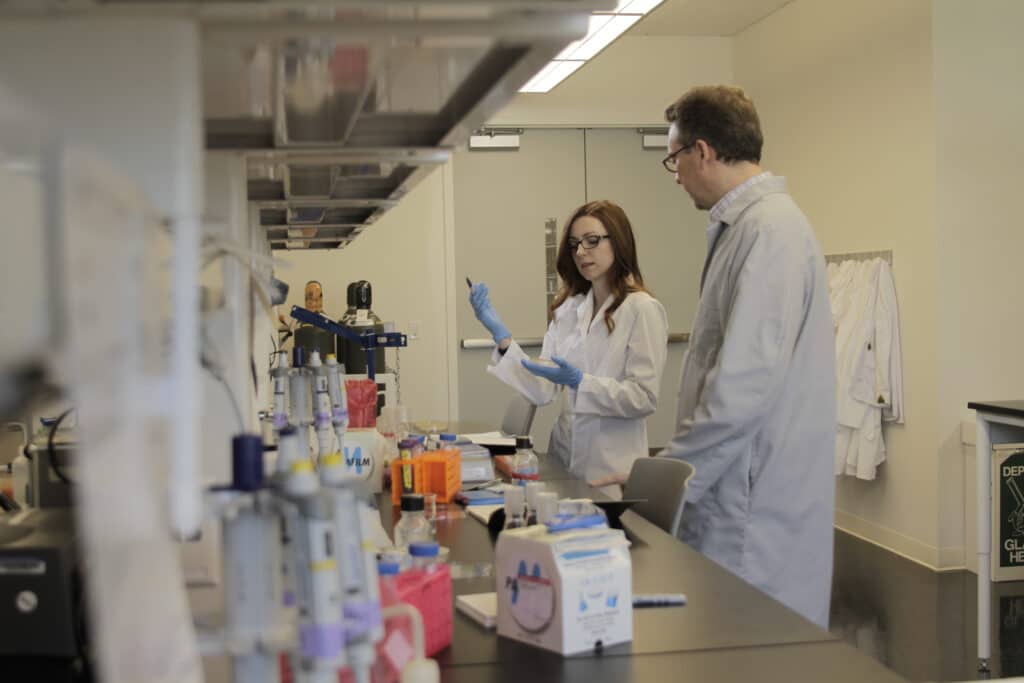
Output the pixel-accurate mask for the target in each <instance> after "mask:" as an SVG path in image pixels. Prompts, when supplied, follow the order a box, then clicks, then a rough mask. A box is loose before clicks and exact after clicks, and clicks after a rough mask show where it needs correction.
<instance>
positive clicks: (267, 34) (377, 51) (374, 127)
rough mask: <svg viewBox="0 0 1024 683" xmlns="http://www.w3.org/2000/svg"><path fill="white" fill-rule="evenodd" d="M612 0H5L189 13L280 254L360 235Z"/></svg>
mask: <svg viewBox="0 0 1024 683" xmlns="http://www.w3.org/2000/svg"><path fill="white" fill-rule="evenodd" d="M616 4H617V0H0V17H7V16H16V17H25V16H29V17H33V16H35V17H48V16H52V15H54V14H72V15H82V14H88V15H89V16H92V17H97V18H101V19H102V18H110V19H119V18H125V17H128V18H131V17H153V16H167V17H183V16H184V17H192V18H195V19H196V20H197V21H198V22H199V25H200V28H201V31H202V40H203V109H204V119H205V131H206V132H205V134H206V147H207V149H210V150H231V151H235V152H240V153H243V154H244V155H245V157H246V160H247V168H248V193H249V199H250V201H251V202H252V203H253V204H254V206H255V208H256V209H258V211H257V212H256V213H257V215H258V217H259V218H258V219H259V222H260V224H261V225H263V226H264V227H265V228H266V230H267V236H268V238H269V239H270V242H271V246H272V248H274V249H334V248H342V247H345V246H347V245H348V244H351V242H352V240H354V239H355V238H356V237H358V236H359V234H360V233H362V232H363V231H365V230H366V229H368V228H369V227H370V226H372V225H373V224H374V223H376V222H377V221H378V220H379V219H380V217H381V216H382V215H383V214H384V213H385V212H386V211H387V210H388V209H390V208H392V207H394V206H395V205H396V204H397V203H398V202H399V201H400V200H401V199H402V197H404V196H405V195H406V194H407V193H408V192H409V191H410V190H411V189H412V187H413V186H415V185H416V183H417V182H419V181H420V180H422V179H423V178H424V177H425V176H426V175H427V174H428V173H429V172H430V171H431V170H432V169H434V168H436V167H437V166H440V165H443V164H444V163H445V162H446V161H447V160H448V158H449V156H450V154H451V151H452V150H453V149H454V148H455V147H456V146H458V145H460V144H463V143H464V142H466V141H467V140H468V138H469V136H470V135H471V134H472V133H473V132H474V131H476V130H477V129H479V128H481V127H482V126H483V125H484V124H485V123H486V122H487V121H488V120H489V119H490V118H491V117H492V116H493V115H494V114H495V113H497V112H498V110H499V109H501V107H502V106H504V105H505V104H506V103H507V102H508V101H509V100H511V99H512V97H514V96H515V94H516V93H517V92H518V90H519V88H520V87H521V86H522V85H523V84H524V83H526V82H527V81H528V80H529V79H530V78H531V77H532V76H533V75H534V74H535V73H536V72H537V71H538V70H540V69H541V68H542V67H543V66H544V65H545V64H547V62H548V61H549V60H550V59H551V58H552V57H554V56H555V55H557V54H558V53H559V52H560V51H561V50H562V49H563V48H565V47H566V46H567V45H568V44H569V43H571V42H572V41H573V40H576V39H578V38H580V37H582V36H583V35H585V34H586V32H587V27H588V20H589V17H590V13H591V12H592V11H595V10H597V11H600V10H612V9H614V8H615V6H616Z"/></svg>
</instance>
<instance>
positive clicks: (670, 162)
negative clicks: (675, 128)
mask: <svg viewBox="0 0 1024 683" xmlns="http://www.w3.org/2000/svg"><path fill="white" fill-rule="evenodd" d="M696 144H697V143H696V141H694V142H691V143H690V144H688V145H686V146H685V147H680V148H679V149H677V150H676V151H674V152H672V153H671V154H669V155H668V156H667V157H665V158H664V159H662V160H661V165H662V166H664V167H665V170H666V171H668V172H669V173H675V172H676V171H678V170H679V160H678V159H676V157H677V156H679V154H681V153H682V152H686V151H687V150H691V149H693V148H694V146H695V145H696Z"/></svg>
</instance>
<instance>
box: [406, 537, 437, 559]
mask: <svg viewBox="0 0 1024 683" xmlns="http://www.w3.org/2000/svg"><path fill="white" fill-rule="evenodd" d="M440 552H441V547H440V546H439V545H437V543H434V542H433V541H417V542H416V543H410V544H409V554H410V555H412V556H413V557H437V556H438V555H439V554H440Z"/></svg>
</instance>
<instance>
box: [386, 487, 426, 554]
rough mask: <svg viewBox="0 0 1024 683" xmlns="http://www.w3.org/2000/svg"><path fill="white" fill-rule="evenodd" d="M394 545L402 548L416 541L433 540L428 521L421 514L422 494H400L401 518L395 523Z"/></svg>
mask: <svg viewBox="0 0 1024 683" xmlns="http://www.w3.org/2000/svg"><path fill="white" fill-rule="evenodd" d="M394 533H395V546H396V547H399V548H402V547H405V546H408V545H410V544H411V543H416V542H417V541H430V540H433V534H432V533H431V528H430V522H428V521H427V518H426V516H424V514H423V496H422V495H420V494H418V493H407V494H405V495H403V496H402V518H401V519H399V520H398V524H396V525H395V531H394Z"/></svg>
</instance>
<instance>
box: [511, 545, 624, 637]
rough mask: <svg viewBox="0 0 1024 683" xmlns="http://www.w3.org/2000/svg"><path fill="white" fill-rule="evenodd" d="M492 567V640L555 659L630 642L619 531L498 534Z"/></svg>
mask: <svg viewBox="0 0 1024 683" xmlns="http://www.w3.org/2000/svg"><path fill="white" fill-rule="evenodd" d="M495 565H496V577H495V579H496V584H497V587H496V591H497V594H498V634H499V635H502V636H506V637H508V638H512V639H514V640H518V641H521V642H524V643H527V644H529V645H535V646H537V647H540V648H544V649H545V650H551V651H553V652H559V653H561V654H563V655H572V654H577V653H580V652H587V651H592V650H594V649H600V648H602V647H608V646H611V645H616V644H618V643H627V642H630V641H631V640H632V639H633V590H632V588H633V577H632V563H631V562H630V558H629V542H628V541H627V540H626V537H625V535H624V534H623V533H622V531H619V530H617V529H608V528H607V527H603V526H602V527H598V528H589V529H578V530H572V531H564V532H559V533H549V531H548V528H547V527H546V526H544V525H537V526H532V527H527V528H524V529H514V530H508V531H503V532H502V533H501V535H500V536H498V545H497V548H496V558H495Z"/></svg>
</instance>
